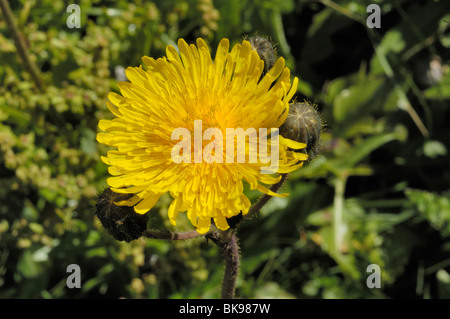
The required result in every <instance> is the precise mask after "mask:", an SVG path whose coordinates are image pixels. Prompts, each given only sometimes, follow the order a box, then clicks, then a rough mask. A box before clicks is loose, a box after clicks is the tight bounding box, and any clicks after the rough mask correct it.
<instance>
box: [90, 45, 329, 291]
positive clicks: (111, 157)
mask: <svg viewBox="0 0 450 319" xmlns="http://www.w3.org/2000/svg"><path fill="white" fill-rule="evenodd" d="M229 48H230V43H229V41H228V39H222V40H221V41H220V43H219V45H218V48H217V50H216V55H215V58H214V60H213V59H212V58H211V54H210V51H209V48H208V46H207V44H206V42H205V41H203V40H202V39H197V43H196V45H193V44H191V45H188V44H187V43H186V42H185V41H184V40H182V39H180V40H179V41H178V51H177V49H176V48H175V47H173V46H168V47H167V49H166V55H167V56H166V57H163V58H160V59H157V60H155V59H153V58H150V57H143V59H142V60H143V62H144V66H140V67H134V68H133V67H130V68H128V69H127V70H126V75H127V78H128V80H129V82H119V83H118V85H119V88H120V92H121V94H116V93H110V94H109V96H108V101H107V106H108V108H109V109H110V111H111V112H112V113H113V115H114V116H115V118H113V119H112V120H106V119H102V120H100V122H99V125H98V126H99V128H100V129H101V130H103V131H104V133H103V132H101V133H98V135H97V141H98V142H100V143H102V144H105V145H108V146H111V147H113V148H114V150H110V151H108V153H107V156H105V157H102V161H103V162H104V163H105V164H107V165H108V166H109V167H108V171H109V173H110V174H111V175H112V177H110V178H108V179H107V183H108V185H109V186H110V187H109V188H108V189H107V190H105V192H104V193H103V194H102V196H100V198H99V201H98V203H97V216H98V218H99V220H100V221H101V222H102V224H103V225H104V226H105V228H107V229H108V231H109V232H110V233H111V234H112V235H113V236H114V237H115V238H116V239H117V240H125V241H131V240H134V239H136V238H139V237H146V238H149V239H167V240H180V239H190V238H196V237H205V238H208V239H210V240H211V241H212V242H214V243H215V244H217V246H218V247H220V249H221V250H222V251H223V254H224V257H225V273H224V279H223V287H222V298H234V295H235V288H236V278H237V275H238V272H239V247H238V242H239V241H238V238H237V234H236V233H237V226H238V225H239V223H240V222H242V221H244V220H247V219H250V218H251V217H252V216H254V215H255V214H257V212H258V211H259V210H260V209H261V208H262V206H263V205H265V204H266V203H267V202H268V200H269V199H270V198H271V197H273V196H277V197H286V196H288V194H280V193H278V191H279V190H280V188H281V186H282V185H283V183H284V182H285V181H286V180H287V176H288V174H289V173H291V172H293V171H294V170H296V169H298V168H300V167H301V166H302V165H303V163H304V162H305V161H307V159H308V155H307V152H306V151H304V152H303V151H301V150H304V149H307V148H308V145H307V143H310V142H313V143H315V141H316V140H317V139H318V138H320V136H318V135H317V132H319V135H320V128H321V123H320V122H316V123H314V124H311V123H310V122H308V124H307V125H309V126H308V127H307V128H306V129H307V130H311V128H312V131H313V132H314V134H312V135H311V136H314V139H312V138H311V137H310V135H305V134H303V135H302V137H300V138H296V140H293V139H291V137H289V138H287V137H283V135H279V134H278V128H280V126H282V125H285V126H286V125H293V126H296V125H297V126H298V125H300V126H302V125H304V124H305V123H306V122H305V121H303V120H302V116H301V114H300V115H299V116H300V119H299V120H298V121H296V119H295V118H294V119H292V120H290V122H289V123H291V122H292V123H291V124H287V123H285V122H286V119H287V118H290V117H292V114H291V113H290V112H291V111H290V105H289V102H290V100H291V99H292V97H293V96H294V94H295V92H296V90H297V83H298V79H297V78H294V80H293V81H292V82H291V74H290V71H289V69H288V68H287V67H285V60H284V59H283V58H282V57H280V58H276V56H275V51H274V50H273V47H272V45H271V43H270V42H269V41H268V40H267V39H265V38H261V37H252V38H250V39H248V40H243V41H242V43H239V44H236V45H235V46H234V47H233V48H232V49H231V51H230V50H229ZM294 110H296V109H294ZM199 123H200V126H199ZM283 123H285V124H283ZM311 125H312V127H311ZM314 125H316V126H318V127H319V129H317V128H316V126H314ZM230 129H231V130H232V131H229V130H230ZM239 130H240V131H239ZM294 130H298V129H297V128H295V129H294ZM300 130H301V131H302V132H304V131H303V129H300ZM287 131H291V130H290V129H289V128H288V129H287ZM231 132H232V133H233V134H234V135H233V134H231ZM236 132H244V133H245V134H244V135H243V136H242V135H240V136H238V135H239V134H236ZM191 133H193V134H192V135H193V136H194V137H192V135H191ZM198 134H200V136H201V137H202V138H199V137H198ZM180 136H182V137H183V139H182V141H178V140H179V138H180ZM225 137H226V140H227V143H226V148H225V147H224V145H223V139H224V138H225ZM240 137H242V138H240ZM304 137H306V139H304ZM229 138H230V139H229ZM302 138H303V139H302ZM229 141H231V143H228V142H229ZM262 141H263V142H265V144H264V143H262ZM235 143H236V148H235V147H234V146H235ZM192 145H193V146H194V148H193V149H192V147H191V146H192ZM230 145H232V148H231V149H230ZM263 146H264V149H265V152H263V151H262V149H263ZM310 147H314V146H310ZM180 152H181V155H180ZM253 155H254V156H253ZM243 182H246V183H247V184H248V185H249V186H250V189H252V190H258V191H260V192H261V193H263V194H264V195H263V196H262V197H261V198H260V199H259V200H258V201H257V202H256V203H254V204H253V205H251V202H250V200H249V199H248V198H247V196H246V195H245V193H244V186H243ZM265 185H270V186H267V187H266V186H265ZM167 192H168V193H169V194H170V195H171V197H172V198H173V201H172V203H171V204H170V206H169V209H168V218H169V220H170V223H171V224H172V225H174V226H175V225H176V221H177V216H178V214H179V213H180V212H181V213H183V212H186V213H187V217H188V219H189V221H190V222H191V223H192V225H193V227H195V229H194V230H192V231H188V232H184V233H178V232H172V231H169V230H151V229H145V227H143V225H145V224H146V221H147V219H146V218H145V217H144V216H146V215H147V214H149V211H150V209H151V208H152V207H153V206H154V205H155V204H156V203H157V201H158V200H159V198H160V196H161V195H163V194H165V193H167Z"/></svg>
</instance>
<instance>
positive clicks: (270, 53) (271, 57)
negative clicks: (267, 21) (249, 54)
mask: <svg viewBox="0 0 450 319" xmlns="http://www.w3.org/2000/svg"><path fill="white" fill-rule="evenodd" d="M247 41H248V42H250V45H251V46H252V48H253V50H255V51H256V52H258V55H259V57H260V58H261V60H263V61H264V72H263V74H262V76H264V75H265V74H266V73H267V72H269V70H270V69H271V68H272V67H273V65H274V64H275V61H276V60H277V53H276V52H275V50H274V48H273V45H272V43H271V42H270V41H269V40H268V39H266V38H263V37H260V36H257V35H255V36H253V37H250V38H248V39H247Z"/></svg>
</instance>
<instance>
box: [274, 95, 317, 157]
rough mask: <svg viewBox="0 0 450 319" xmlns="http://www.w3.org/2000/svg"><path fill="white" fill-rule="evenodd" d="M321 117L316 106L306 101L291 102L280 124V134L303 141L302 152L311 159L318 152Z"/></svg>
mask: <svg viewBox="0 0 450 319" xmlns="http://www.w3.org/2000/svg"><path fill="white" fill-rule="evenodd" d="M321 133H322V119H321V117H320V114H319V113H318V112H317V110H316V108H315V107H314V106H312V105H309V104H307V103H293V104H290V106H289V114H288V116H287V118H286V120H285V121H284V123H283V125H281V126H280V135H281V136H283V137H284V138H288V139H291V140H294V141H297V142H300V143H305V144H306V148H305V149H302V150H301V151H302V152H306V153H307V154H308V161H311V160H312V159H313V158H314V157H315V156H316V155H317V154H318V153H319V152H320V147H321V144H320V142H321V141H320V137H321Z"/></svg>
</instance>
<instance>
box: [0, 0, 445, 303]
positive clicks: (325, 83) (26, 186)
mask: <svg viewBox="0 0 450 319" xmlns="http://www.w3.org/2000/svg"><path fill="white" fill-rule="evenodd" d="M370 3H377V4H379V5H380V7H381V11H382V19H381V28H380V29H369V28H367V26H366V19H367V17H368V15H369V13H367V12H366V8H367V6H368V5H369V4H370ZM68 4H69V2H66V1H60V0H52V1H49V0H42V1H37V0H32V1H11V4H10V5H11V8H12V11H13V13H14V16H15V19H16V22H17V24H18V26H19V29H20V30H21V32H22V33H23V34H24V36H25V37H26V40H27V44H28V46H29V48H30V58H31V60H32V61H33V62H34V63H35V64H36V65H37V67H38V69H39V70H40V71H41V72H42V77H43V83H44V84H45V89H43V90H40V91H39V90H37V89H36V85H35V83H34V82H33V80H32V78H31V77H30V75H29V73H28V72H27V71H26V69H25V68H24V65H23V62H22V61H21V59H20V57H19V56H18V54H17V50H16V47H15V45H14V41H13V38H12V35H11V33H10V31H9V29H8V26H7V24H6V22H5V19H4V17H3V15H2V16H1V20H0V30H1V33H0V61H1V63H0V120H1V122H0V150H1V156H0V297H1V298H72V297H75V298H118V297H125V298H217V297H219V296H220V285H221V279H222V272H223V264H222V262H223V260H222V256H221V253H220V251H219V250H218V249H217V247H216V246H215V245H213V244H212V243H208V242H207V241H206V240H204V239H195V240H191V241H184V242H175V243H173V242H166V241H157V240H154V241H148V240H144V239H142V240H136V241H134V242H132V243H129V244H126V243H119V242H116V241H115V240H114V239H113V238H112V237H111V236H109V235H108V234H107V232H106V231H105V230H104V229H103V228H102V227H101V225H100V223H99V222H98V220H97V219H96V218H95V216H94V210H93V207H94V205H95V202H96V197H97V194H98V193H99V192H102V190H103V189H104V188H105V187H106V183H105V179H106V177H107V170H106V165H104V164H102V163H101V162H100V161H99V155H100V154H105V152H106V148H104V147H103V146H101V145H99V144H98V143H97V142H96V141H95V134H96V132H97V123H98V120H99V119H102V118H110V117H111V114H109V112H108V111H107V108H106V105H105V99H106V95H107V93H108V92H110V91H117V90H118V88H117V85H116V82H117V80H123V79H124V72H123V71H124V67H127V66H136V65H139V64H140V63H141V61H140V58H141V56H143V55H149V56H153V57H161V56H163V55H164V49H165V46H166V45H168V44H175V43H176V40H177V39H178V38H179V37H184V38H185V39H187V40H188V42H190V41H191V42H192V41H193V40H194V39H195V38H196V37H198V36H201V37H203V38H204V39H206V40H207V41H208V42H209V44H210V47H211V48H212V50H213V51H214V49H215V47H216V45H217V43H218V41H219V40H220V39H221V38H222V37H228V38H229V39H230V40H231V41H232V42H233V43H236V42H239V41H240V40H241V39H242V37H243V36H244V35H252V34H254V33H255V32H257V33H258V34H261V35H268V36H270V37H271V38H272V40H273V41H274V43H276V44H277V50H278V53H279V55H281V56H284V57H285V58H286V59H287V63H288V65H289V67H290V68H291V71H292V73H293V74H295V75H296V76H298V77H299V78H300V80H301V84H300V86H299V91H298V94H297V100H298V101H303V100H304V99H306V100H308V101H310V102H311V103H314V104H317V107H318V110H319V111H320V112H321V113H322V116H323V118H324V120H325V122H326V128H325V129H324V133H323V142H322V148H323V153H322V155H320V156H319V157H317V158H316V159H315V160H314V161H313V162H311V163H309V164H308V165H307V166H305V167H304V168H302V169H301V170H299V171H297V172H295V173H294V174H292V175H291V178H290V181H289V183H288V185H287V186H286V190H287V191H289V192H290V193H291V195H290V196H289V197H288V198H286V199H279V198H276V199H273V200H272V201H271V202H269V204H268V205H266V206H265V207H264V209H263V211H262V212H261V214H260V216H259V217H258V218H257V219H254V220H252V221H250V222H247V223H246V224H243V225H242V227H241V228H240V230H239V235H240V238H241V247H242V251H241V252H242V268H241V272H240V275H239V280H238V291H237V295H238V296H240V297H242V298H450V274H449V272H450V191H449V183H450V170H449V162H450V161H449V149H450V126H449V125H448V122H447V121H448V120H450V117H449V101H450V72H449V65H450V50H449V47H450V31H449V29H450V27H449V22H450V3H449V1H446V0H441V1H416V0H414V1H413V0H399V1H375V0H374V1H359V0H358V1H356V0H342V1H335V2H333V1H329V0H322V1H307V0H214V1H213V0H175V1H155V2H145V1H139V0H134V1H125V0H121V1H100V0H91V1H83V2H81V3H80V6H81V28H80V29H69V28H68V27H67V26H66V19H67V17H68V16H69V13H67V12H66V8H67V5H68ZM249 196H250V197H251V198H252V200H255V199H256V198H257V196H259V195H258V194H256V193H249ZM169 203H170V198H168V197H162V199H161V200H160V201H159V203H158V204H157V206H156V207H155V208H153V209H152V213H151V217H150V223H149V225H150V227H152V228H162V227H169V225H168V222H167V217H166V216H167V215H166V214H167V207H168V204H169ZM185 229H189V223H188V222H186V223H185V224H183V223H180V225H179V226H178V228H177V230H185ZM72 263H75V264H78V265H79V266H80V267H81V270H82V274H81V279H82V285H81V289H68V288H67V287H66V278H67V276H68V275H69V274H68V273H66V268H67V266H68V265H69V264H72ZM369 264H378V265H379V266H380V268H381V284H382V287H381V289H369V288H367V286H366V278H367V276H368V275H369V273H367V272H366V268H367V266H368V265H369Z"/></svg>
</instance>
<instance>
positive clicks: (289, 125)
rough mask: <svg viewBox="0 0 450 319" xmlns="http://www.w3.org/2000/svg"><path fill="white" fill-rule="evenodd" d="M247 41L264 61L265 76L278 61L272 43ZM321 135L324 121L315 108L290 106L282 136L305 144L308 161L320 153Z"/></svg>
mask: <svg viewBox="0 0 450 319" xmlns="http://www.w3.org/2000/svg"><path fill="white" fill-rule="evenodd" d="M247 41H249V42H250V45H251V46H252V48H253V49H254V50H255V51H256V52H258V55H259V57H260V58H261V60H263V61H264V72H263V74H262V76H264V75H265V74H266V73H267V72H269V71H270V69H271V68H272V67H273V65H274V64H275V61H276V59H277V54H276V52H275V49H274V48H273V45H272V43H271V42H270V41H269V40H268V39H266V38H264V37H260V36H252V37H250V38H248V39H247ZM321 133H322V119H321V117H320V114H319V113H318V112H317V110H316V108H315V107H314V106H312V105H310V104H308V103H306V102H304V103H292V104H290V106H289V114H288V116H287V118H286V121H285V122H284V123H283V125H282V126H281V127H280V135H282V136H283V137H285V138H288V139H291V140H294V141H297V142H301V143H305V144H306V145H307V146H306V149H302V150H300V152H305V153H306V154H308V161H311V160H312V159H313V158H314V157H315V156H317V155H318V154H319V152H320V148H321V143H320V138H321Z"/></svg>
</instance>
